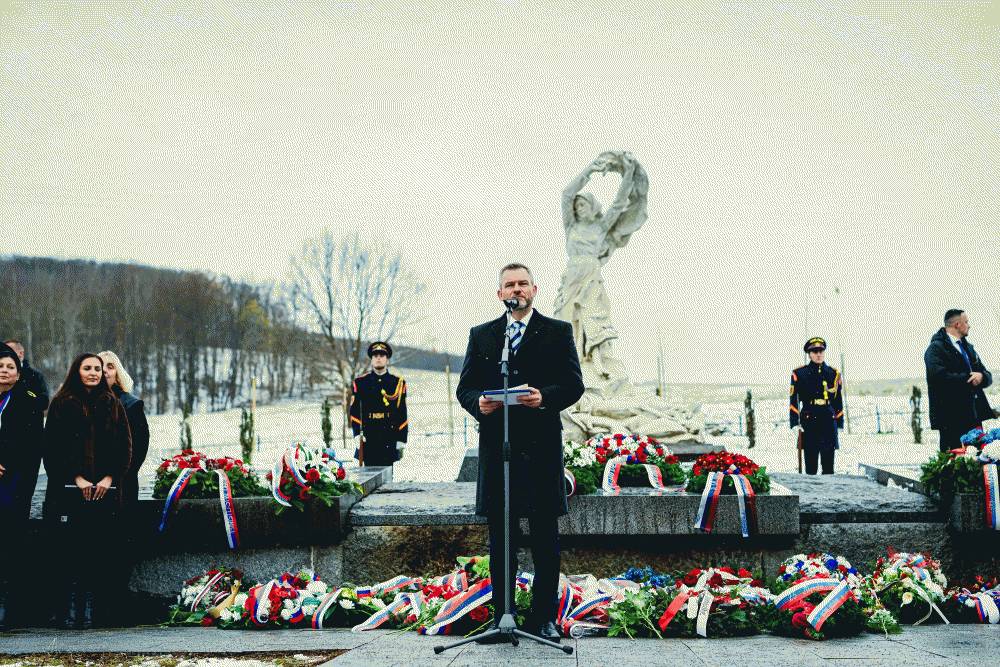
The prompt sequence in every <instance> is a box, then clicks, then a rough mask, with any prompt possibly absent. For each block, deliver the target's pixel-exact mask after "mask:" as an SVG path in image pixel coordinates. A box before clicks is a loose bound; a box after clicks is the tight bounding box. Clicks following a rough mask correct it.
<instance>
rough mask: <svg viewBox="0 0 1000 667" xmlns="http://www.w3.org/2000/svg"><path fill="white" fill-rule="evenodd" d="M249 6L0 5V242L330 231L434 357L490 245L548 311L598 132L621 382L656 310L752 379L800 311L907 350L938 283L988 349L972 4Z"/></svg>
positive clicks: (181, 247) (137, 248)
mask: <svg viewBox="0 0 1000 667" xmlns="http://www.w3.org/2000/svg"><path fill="white" fill-rule="evenodd" d="M251 4H252V5H254V6H256V5H257V4H258V3H235V2H233V3H220V4H218V5H216V6H214V7H211V8H205V7H203V3H201V2H198V3H192V4H191V5H190V6H188V3H184V2H181V3H176V2H163V3H156V2H150V3H141V4H139V3H124V2H122V3H117V2H100V3H96V2H94V3H89V2H78V3H46V2H30V3H29V2H11V1H10V0H0V59H2V70H0V81H2V96H0V158H2V160H3V164H4V165H5V168H6V173H5V178H4V179H3V185H2V190H0V193H2V197H0V202H2V206H0V224H2V226H3V228H5V229H6V230H7V232H8V234H7V239H8V240H7V243H6V244H5V246H4V247H5V249H6V251H7V252H12V253H20V254H30V255H51V256H59V257H87V258H97V259H101V260H134V261H136V262H141V263H144V264H152V265H157V266H168V267H178V268H189V269H204V270H209V271H213V272H217V273H222V274H227V275H231V276H234V277H239V278H247V279H255V280H264V279H276V278H281V277H283V276H284V275H285V273H286V268H287V264H288V256H289V255H290V254H291V253H293V252H295V251H296V250H297V249H298V248H299V247H301V244H302V242H303V241H304V240H305V239H307V238H309V237H311V236H315V235H316V234H317V233H318V231H319V230H320V229H321V228H322V227H323V226H324V225H330V226H333V227H335V228H338V229H342V230H344V231H345V232H349V231H350V230H352V229H354V228H360V229H361V230H362V232H363V233H365V234H368V235H371V237H373V238H378V239H386V241H387V242H390V243H392V244H393V245H395V246H396V247H398V248H399V249H400V250H401V251H402V252H403V254H404V256H405V258H406V259H407V260H408V261H409V262H410V263H411V266H413V267H415V268H416V270H417V271H418V273H420V274H421V275H422V276H423V278H424V280H425V281H426V282H427V283H428V285H429V297H428V300H427V304H426V307H427V310H428V317H427V319H426V321H425V323H424V325H423V326H422V327H421V328H420V329H419V330H415V331H411V332H408V335H407V336H406V339H407V340H408V341H409V342H415V343H423V344H427V343H428V342H431V341H433V342H436V344H437V345H438V346H442V345H445V344H446V345H447V347H448V348H449V349H450V350H451V351H452V352H456V353H462V352H463V351H464V347H465V339H466V337H467V334H468V328H469V326H471V325H473V324H476V323H478V322H481V321H484V320H486V319H488V318H492V317H495V316H496V315H497V314H498V310H497V308H496V303H495V289H496V269H497V267H498V266H500V265H502V264H504V263H506V262H508V261H511V260H520V261H523V262H525V263H527V264H529V265H531V266H532V267H533V268H534V270H535V274H536V279H537V282H538V284H539V285H540V293H539V296H538V299H537V302H536V305H537V306H538V307H539V309H540V310H541V311H542V312H546V311H549V312H551V307H552V302H553V300H554V298H555V294H556V291H557V289H558V286H559V279H560V275H561V273H562V270H563V267H564V265H565V251H564V247H563V235H562V224H561V221H560V211H559V198H560V192H561V190H562V189H563V187H565V185H566V184H567V183H568V182H569V181H570V179H571V178H572V177H573V176H574V175H575V174H576V173H578V172H579V170H580V169H582V168H583V167H584V166H585V165H586V164H587V163H588V162H589V161H590V160H592V159H593V158H594V157H595V156H596V155H597V154H598V153H600V152H601V151H603V150H607V149H612V148H615V149H626V150H629V151H631V152H632V153H633V154H634V155H635V156H636V158H637V159H638V160H639V161H640V162H641V163H642V164H643V165H644V166H645V168H646V170H647V172H648V174H649V178H650V193H649V220H648V221H647V222H646V224H645V226H644V227H643V228H642V229H640V230H639V231H638V232H637V233H636V234H635V235H634V236H633V237H632V240H631V241H630V243H629V244H628V246H627V247H626V248H624V249H622V250H619V251H618V252H616V253H615V255H614V256H613V257H612V258H611V260H610V262H609V263H608V264H607V266H606V267H605V273H604V275H605V283H606V285H607V289H608V292H609V294H610V297H611V300H612V302H613V303H614V315H615V318H616V324H617V326H618V329H619V332H620V334H621V339H620V346H619V348H620V349H619V352H620V355H621V356H622V358H623V359H624V360H625V361H626V363H627V365H628V367H629V368H630V370H631V372H632V374H633V376H635V377H636V378H638V379H650V378H653V377H654V376H655V351H656V347H657V336H658V334H659V335H660V336H662V340H663V347H664V352H665V363H666V372H667V377H668V381H685V382H690V381H695V382H697V381H707V382H734V383H746V382H770V381H774V382H778V383H783V382H785V381H786V378H787V376H788V371H789V370H790V369H791V367H792V366H793V365H796V364H798V363H801V360H802V354H801V346H802V343H803V341H804V340H805V338H806V337H807V335H809V336H811V335H822V336H826V337H827V338H828V339H829V340H830V341H831V349H830V352H831V353H832V354H831V357H830V360H831V361H834V362H835V361H836V359H837V356H838V355H839V352H840V347H841V344H842V345H843V348H844V350H845V352H846V356H847V365H848V377H851V376H852V375H853V377H855V378H858V379H869V378H893V377H905V376H916V375H922V373H923V362H922V353H923V349H924V347H925V346H926V344H927V340H928V338H929V337H930V335H931V334H932V333H933V331H934V330H935V329H936V328H937V327H938V326H940V320H941V316H942V314H943V312H944V310H945V309H946V308H948V307H952V306H958V307H962V308H965V309H967V310H968V311H969V312H970V318H971V322H972V332H971V334H970V338H971V340H972V341H973V342H974V343H975V344H976V346H977V348H978V349H979V350H980V352H981V354H982V355H983V357H984V359H985V360H986V363H987V365H989V366H992V368H993V369H994V370H1000V219H998V214H997V210H998V198H1000V195H998V191H1000V188H998V175H1000V168H998V164H1000V139H998V137H1000V120H998V119H1000V103H998V84H997V79H996V76H997V72H998V71H1000V55H998V54H1000V7H998V4H997V3H996V2H965V1H963V0H954V1H949V2H903V1H898V0H896V1H893V2H878V1H875V2H871V1H869V2H857V3H846V2H815V3H812V2H787V3H768V2H719V3H711V2H676V3H666V2H638V3H624V2H612V3H606V4H605V3H594V2H587V1H583V0H578V1H576V2H559V3H554V2H516V1H512V0H511V1H505V2H496V1H492V2H491V1H481V2H471V3H470V2H394V3H369V2H322V3H315V4H314V3H306V2H289V3H287V5H284V6H283V7H280V8H269V9H259V8H253V9H251V8H248V6H249V5H251ZM261 4H262V3H261ZM275 4H279V3H275ZM147 5H148V6H147ZM205 5H211V3H205ZM244 5H247V6H244ZM615 187H616V183H615V182H614V179H613V178H611V177H608V178H606V179H604V180H601V179H600V178H599V179H598V183H597V185H596V187H595V190H596V191H597V192H598V195H599V196H600V197H601V199H602V201H603V202H604V203H605V204H607V203H609V201H610V199H611V196H612V195H613V193H614V190H615ZM834 286H837V287H839V288H840V290H841V296H840V300H839V304H838V303H836V302H835V301H834V296H833V290H834ZM837 309H839V315H840V317H839V319H838V318H836V317H835V315H836V311H837ZM807 318H808V326H807Z"/></svg>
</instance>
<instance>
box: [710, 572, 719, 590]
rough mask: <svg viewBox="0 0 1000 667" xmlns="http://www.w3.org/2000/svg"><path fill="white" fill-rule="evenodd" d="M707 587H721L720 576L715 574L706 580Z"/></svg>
mask: <svg viewBox="0 0 1000 667" xmlns="http://www.w3.org/2000/svg"><path fill="white" fill-rule="evenodd" d="M708 585H709V586H711V587H712V588H718V587H720V586H722V575H721V574H719V573H718V572H716V573H715V574H713V575H712V576H711V577H709V578H708Z"/></svg>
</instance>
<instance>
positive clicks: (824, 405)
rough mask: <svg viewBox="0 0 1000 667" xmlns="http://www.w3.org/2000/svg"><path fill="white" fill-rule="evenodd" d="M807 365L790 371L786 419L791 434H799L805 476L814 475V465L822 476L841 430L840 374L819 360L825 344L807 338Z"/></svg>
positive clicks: (830, 465) (829, 469) (827, 470)
mask: <svg viewBox="0 0 1000 667" xmlns="http://www.w3.org/2000/svg"><path fill="white" fill-rule="evenodd" d="M803 349H804V350H805V351H806V352H807V353H808V354H809V363H808V364H806V365H805V366H801V367H799V368H796V369H795V370H794V371H792V387H791V390H790V392H789V393H790V397H789V403H788V418H789V423H790V425H791V428H792V431H794V432H798V431H801V432H802V435H803V437H802V449H803V451H804V453H805V464H806V474H808V475H815V474H816V471H817V467H818V466H817V464H818V463H819V462H820V461H821V462H822V464H823V474H824V475H832V474H833V456H834V452H835V451H836V450H837V449H839V448H840V445H839V444H838V442H837V431H838V429H842V428H844V381H843V380H842V379H841V377H840V371H838V370H837V369H836V368H834V367H832V366H827V365H826V363H825V362H824V361H823V359H824V357H825V354H826V341H825V340H823V339H822V338H819V337H816V338H810V339H809V340H808V341H806V344H805V347H804V348H803Z"/></svg>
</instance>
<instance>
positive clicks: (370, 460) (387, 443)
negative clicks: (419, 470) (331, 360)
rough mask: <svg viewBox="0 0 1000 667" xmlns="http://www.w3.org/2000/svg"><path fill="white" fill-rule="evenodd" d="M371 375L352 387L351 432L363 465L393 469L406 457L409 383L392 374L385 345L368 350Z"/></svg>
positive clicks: (360, 379)
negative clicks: (392, 466)
mask: <svg viewBox="0 0 1000 667" xmlns="http://www.w3.org/2000/svg"><path fill="white" fill-rule="evenodd" d="M368 357H369V358H370V359H371V362H372V370H371V372H368V373H365V374H364V375H362V376H361V377H359V378H355V380H354V384H353V386H352V387H351V389H352V392H351V431H352V432H353V433H354V440H355V442H356V443H357V444H356V447H357V448H356V449H355V451H354V458H356V459H358V463H359V464H360V465H365V466H391V465H392V464H393V463H395V462H396V461H398V460H399V459H401V458H402V457H403V447H404V445H406V435H407V433H408V432H409V420H408V419H407V417H406V380H404V379H403V378H401V377H398V376H396V375H393V374H392V373H390V372H389V358H390V357H392V347H391V346H390V345H389V343H386V342H384V341H376V342H374V343H372V344H371V345H369V346H368Z"/></svg>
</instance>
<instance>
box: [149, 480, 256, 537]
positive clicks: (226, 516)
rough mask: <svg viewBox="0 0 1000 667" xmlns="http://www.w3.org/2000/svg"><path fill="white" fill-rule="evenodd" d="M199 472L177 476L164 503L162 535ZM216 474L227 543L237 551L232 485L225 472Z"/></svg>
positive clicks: (238, 532)
mask: <svg viewBox="0 0 1000 667" xmlns="http://www.w3.org/2000/svg"><path fill="white" fill-rule="evenodd" d="M199 471H201V468H184V469H183V470H181V472H180V474H179V475H177V479H175V480H174V483H173V484H172V485H171V486H170V490H169V491H167V498H166V500H165V501H164V502H163V514H162V515H161V517H160V528H159V532H161V533H162V532H163V531H165V530H166V529H167V518H168V517H169V516H170V511H171V510H172V509H173V508H174V506H175V505H176V504H177V502H178V501H179V500H180V497H181V494H183V493H184V489H186V488H187V485H188V482H190V481H191V476H192V475H194V474H195V473H196V472H199ZM203 472H207V471H203ZM215 474H216V476H217V477H218V479H219V504H220V505H221V506H222V525H223V528H224V529H225V531H226V542H227V543H228V544H229V548H230V549H236V548H237V547H238V546H239V544H240V530H239V526H237V524H236V508H235V506H234V504H233V491H232V485H231V484H230V483H229V477H227V476H226V472H225V471H224V470H216V471H215Z"/></svg>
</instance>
